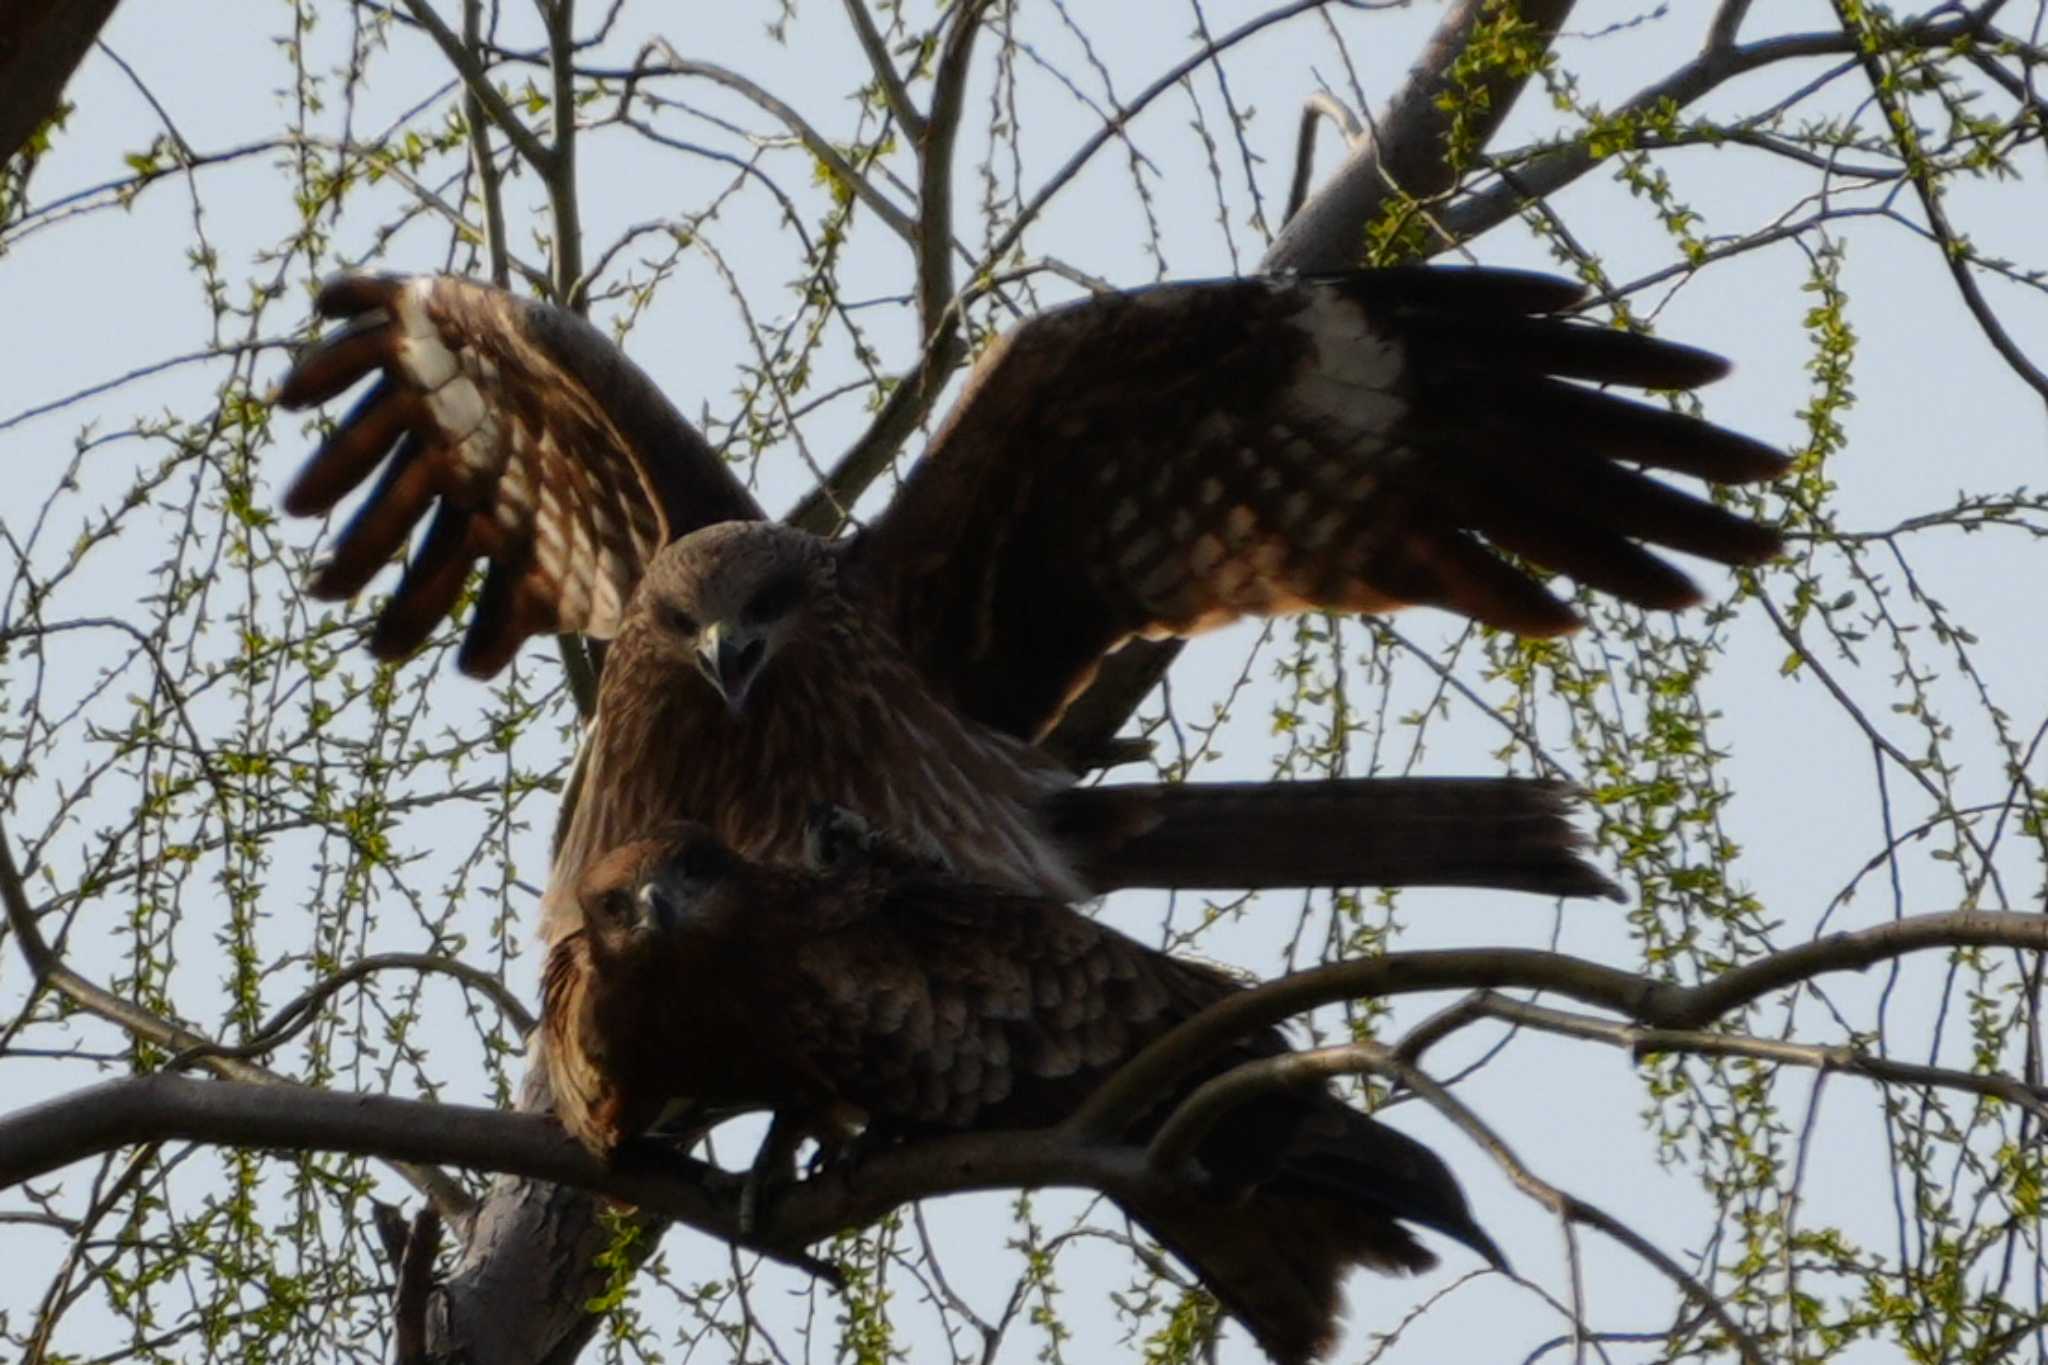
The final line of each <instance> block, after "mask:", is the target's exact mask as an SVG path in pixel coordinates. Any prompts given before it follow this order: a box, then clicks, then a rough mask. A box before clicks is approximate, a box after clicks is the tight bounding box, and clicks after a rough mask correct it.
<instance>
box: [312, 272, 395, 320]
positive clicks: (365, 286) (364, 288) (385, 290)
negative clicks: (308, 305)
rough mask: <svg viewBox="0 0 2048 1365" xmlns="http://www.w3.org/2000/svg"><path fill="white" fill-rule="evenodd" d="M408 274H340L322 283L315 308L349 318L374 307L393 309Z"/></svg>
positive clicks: (325, 313) (332, 314) (330, 314)
mask: <svg viewBox="0 0 2048 1365" xmlns="http://www.w3.org/2000/svg"><path fill="white" fill-rule="evenodd" d="M406 279H407V277H406V276H404V275H389V274H383V275H378V274H368V275H365V274H355V275H336V276H334V277H333V278H332V279H330V280H328V281H326V282H325V283H323V284H322V285H321V286H320V292H319V293H318V294H317V295H315V296H314V299H313V307H314V308H316V309H318V310H319V312H320V316H322V317H327V318H342V317H349V316H351V315H353V314H356V313H365V312H368V311H369V310H371V309H373V308H389V307H390V306H391V303H392V300H394V299H396V298H397V297H398V294H399V291H400V290H402V289H404V288H405V284H406Z"/></svg>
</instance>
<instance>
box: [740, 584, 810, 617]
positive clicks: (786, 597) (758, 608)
mask: <svg viewBox="0 0 2048 1365" xmlns="http://www.w3.org/2000/svg"><path fill="white" fill-rule="evenodd" d="M802 593H803V584H802V583H801V582H800V581H798V579H797V576H796V575H795V574H784V575H783V576H781V577H780V578H776V579H773V580H771V581H770V582H768V583H767V584H765V585H764V586H763V587H762V588H761V590H760V591H759V592H757V593H755V594H754V595H753V597H751V598H749V599H748V601H747V609H746V613H745V614H746V618H747V620H749V621H753V622H762V621H773V620H775V619H776V618H777V617H780V616H784V615H787V614H788V612H789V609H790V608H791V607H794V606H795V605H796V602H797V598H798V597H799V596H801V595H802Z"/></svg>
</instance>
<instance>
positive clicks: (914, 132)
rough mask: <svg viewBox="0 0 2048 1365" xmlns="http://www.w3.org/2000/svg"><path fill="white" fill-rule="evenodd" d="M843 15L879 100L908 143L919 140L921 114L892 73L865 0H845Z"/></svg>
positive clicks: (893, 67) (885, 45)
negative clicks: (863, 55) (872, 77)
mask: <svg viewBox="0 0 2048 1365" xmlns="http://www.w3.org/2000/svg"><path fill="white" fill-rule="evenodd" d="M846 17H847V18H848V19H850V20H851V21H852V22H853V31H854V34H855V35H856V36H857V37H859V39H860V50H861V51H862V52H864V53H866V54H867V59H868V66H869V68H870V69H872V70H873V71H874V73H875V87H876V88H877V89H879V90H880V91H881V92H882V103H883V104H885V105H887V106H888V108H889V116H890V117H891V118H893V119H895V120H896V126H897V127H899V128H901V129H902V130H903V136H905V137H907V138H909V139H910V141H911V142H912V144H916V143H921V142H923V141H924V115H923V114H921V113H919V112H918V110H917V104H916V102H915V101H913V100H912V99H911V98H910V91H909V89H908V88H906V87H905V86H904V84H903V78H902V77H901V76H899V75H898V74H897V73H896V63H895V60H894V59H893V58H891V57H890V55H889V45H888V43H887V42H885V41H884V40H883V38H882V34H881V31H880V30H879V29H877V28H876V27H875V19H874V16H873V15H871V14H869V13H868V7H867V0H846Z"/></svg>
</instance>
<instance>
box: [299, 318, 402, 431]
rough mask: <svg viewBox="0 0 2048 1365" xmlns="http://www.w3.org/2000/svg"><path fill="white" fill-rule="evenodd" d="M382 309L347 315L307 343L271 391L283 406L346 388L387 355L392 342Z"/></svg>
mask: <svg viewBox="0 0 2048 1365" xmlns="http://www.w3.org/2000/svg"><path fill="white" fill-rule="evenodd" d="M387 321H388V318H387V317H386V315H385V314H384V313H382V312H376V313H370V314H365V315H362V316H358V317H352V318H350V319H349V321H348V323H347V325H346V326H343V327H340V328H337V329H336V330H335V331H333V332H330V333H329V334H328V335H326V336H323V337H321V338H320V339H319V340H318V341H316V342H314V343H313V344H312V345H310V346H308V347H307V348H306V349H305V350H304V351H302V352H300V353H299V356H298V358H297V359H295V360H294V361H293V362H292V367H291V369H290V370H289V371H288V372H287V373H286V374H285V377H284V378H283V379H280V380H279V381H278V382H277V387H276V388H275V389H273V390H272V391H271V401H272V402H274V403H276V404H277V405H278V406H279V407H283V408H291V409H298V408H310V407H314V406H316V405H318V404H321V403H325V402H326V401H327V400H328V399H330V398H333V397H335V396H337V395H338V394H340V393H342V392H343V391H344V390H346V389H348V388H349V387H350V386H351V385H353V384H354V383H355V382H356V381H357V380H359V379H361V378H362V377H363V376H364V375H367V374H369V373H370V372H371V371H372V370H375V369H377V368H379V367H380V366H382V365H383V364H384V363H385V362H386V361H387V360H389V359H390V358H391V348H392V342H391V338H390V336H389V334H388V333H387V332H386V323H387Z"/></svg>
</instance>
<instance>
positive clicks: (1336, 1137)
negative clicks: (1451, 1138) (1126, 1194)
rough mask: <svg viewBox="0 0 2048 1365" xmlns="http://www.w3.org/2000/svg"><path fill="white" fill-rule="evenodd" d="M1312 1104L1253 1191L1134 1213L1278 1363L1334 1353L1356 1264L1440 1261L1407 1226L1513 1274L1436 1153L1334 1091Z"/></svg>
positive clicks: (1412, 1269) (1396, 1268) (1389, 1269)
mask: <svg viewBox="0 0 2048 1365" xmlns="http://www.w3.org/2000/svg"><path fill="white" fill-rule="evenodd" d="M1308 1109H1309V1113H1308V1115H1307V1117H1306V1118H1305V1119H1304V1120H1303V1121H1302V1123H1301V1125H1300V1127H1299V1128H1298V1129H1297V1130H1296V1132H1295V1134H1294V1136H1293V1137H1292V1138H1291V1139H1290V1140H1289V1141H1288V1143H1287V1146H1286V1149H1285V1151H1284V1152H1283V1153H1282V1155H1281V1158H1280V1162H1279V1168H1278V1171H1277V1172H1276V1173H1275V1174H1274V1175H1273V1176H1272V1177H1271V1178H1270V1179H1268V1180H1265V1181H1264V1182H1262V1183H1260V1184H1259V1185H1257V1186H1256V1187H1255V1188H1253V1189H1251V1190H1249V1191H1241V1192H1239V1193H1238V1194H1237V1195H1236V1196H1234V1197H1232V1196H1228V1195H1217V1194H1211V1193H1205V1194H1200V1195H1193V1196H1189V1197H1182V1198H1176V1199H1173V1200H1171V1201H1163V1202H1162V1206H1161V1207H1160V1208H1157V1209H1149V1208H1138V1209H1134V1210H1133V1212H1134V1213H1135V1214H1136V1215H1137V1217H1138V1220H1139V1221H1140V1222H1141V1223H1143V1224H1144V1225H1145V1226H1146V1228H1147V1229H1148V1230H1150V1231H1151V1233H1152V1235H1153V1236H1155V1237H1157V1238H1158V1239H1159V1240H1160V1241H1161V1242H1162V1243H1164V1244H1165V1245H1166V1247H1167V1248H1168V1249H1169V1250H1171V1251H1172V1252H1173V1253H1174V1254H1175V1255H1177V1256H1179V1257H1180V1258H1181V1259H1182V1260H1184V1261H1186V1262H1187V1263H1188V1264H1189V1265H1190V1266H1192V1267H1193V1268H1194V1270H1195V1272H1196V1273H1197V1274H1198V1275H1199V1276H1200V1277H1201V1279H1202V1282H1203V1283H1204V1284H1205V1285H1207V1286H1208V1287H1209V1290H1210V1292H1212V1293H1214V1294H1215V1295H1216V1297H1217V1298H1218V1299H1219V1300H1221V1301H1222V1303H1223V1306H1224V1307H1225V1308H1226V1309H1228V1310H1229V1312H1230V1313H1231V1314H1232V1315H1233V1316H1235V1317H1236V1318H1237V1319H1238V1320H1239V1321H1240V1322H1242V1323H1244V1325H1245V1326H1246V1328H1247V1329H1249V1330H1250V1332H1251V1333H1252V1335H1253V1336H1254V1337H1255V1338H1256V1339H1257V1340H1258V1343H1259V1345H1260V1346H1261V1347H1262V1348H1263V1349H1264V1350H1265V1352H1266V1353H1267V1354H1268V1355H1270V1356H1271V1357H1272V1358H1273V1359H1274V1360H1275V1361H1278V1362H1280V1365H1305V1363H1306V1362H1308V1361H1310V1360H1315V1359H1318V1358H1321V1357H1323V1356H1325V1355H1327V1354H1328V1353H1329V1351H1330V1348H1331V1347H1332V1346H1333V1345H1335V1343H1336V1336H1337V1323H1338V1321H1339V1319H1340V1318H1342V1316H1343V1314H1344V1296H1343V1282H1344V1277H1345V1276H1346V1275H1347V1274H1348V1273H1349V1272H1350V1271H1351V1270H1352V1269H1353V1268H1354V1267H1358V1266H1364V1267H1367V1268H1369V1269H1372V1270H1377V1271H1380V1272H1382V1273H1385V1274H1403V1273H1410V1274H1413V1273H1419V1272H1421V1271H1424V1270H1428V1269H1430V1268H1431V1267H1433V1266H1434V1265H1436V1263H1437V1257H1436V1254H1435V1253H1434V1252H1433V1251H1431V1250H1430V1249H1429V1248H1427V1247H1425V1246H1423V1245H1422V1243H1421V1242H1419V1241H1418V1240H1416V1237H1415V1235H1414V1233H1412V1232H1410V1231H1409V1229H1408V1228H1407V1227H1405V1226H1403V1224H1404V1223H1415V1224H1418V1225H1420V1226H1423V1227H1427V1228H1430V1229H1433V1230H1435V1231H1437V1232H1441V1233H1443V1234H1445V1235H1447V1236H1450V1237H1454V1238H1456V1239H1457V1240H1458V1241H1460V1242H1463V1243H1464V1244H1465V1245H1466V1246H1468V1247H1470V1248H1472V1249H1473V1250H1474V1251H1476V1252H1478V1253H1479V1254H1480V1255H1481V1256H1483V1257H1485V1258H1486V1260H1487V1262H1488V1263H1489V1264H1491V1265H1492V1266H1494V1267H1495V1268H1496V1269H1499V1270H1505V1269H1507V1261H1506V1259H1505V1258H1504V1257H1503V1256H1502V1255H1501V1252H1500V1249H1499V1248H1498V1247H1497V1246H1495V1245H1494V1243H1493V1239H1492V1238H1490V1237H1488V1236H1487V1235H1486V1232H1485V1230H1484V1229H1482V1228H1481V1227H1480V1226H1479V1225H1478V1223H1477V1222H1475V1221H1474V1220H1473V1218H1472V1214H1471V1211H1470V1209H1469V1208H1468V1207H1467V1206H1466V1203H1465V1196H1464V1193H1463V1191H1461V1190H1460V1189H1459V1188H1458V1183H1457V1180H1456V1179H1455V1178H1454V1177H1453V1176H1452V1175H1451V1172H1450V1168H1449V1167H1447V1166H1446V1165H1444V1163H1443V1161H1442V1160H1441V1159H1440V1158H1438V1157H1437V1155H1436V1154H1435V1153H1433V1152H1431V1151H1430V1150H1429V1149H1428V1148H1427V1147H1424V1146H1423V1145H1422V1144H1421V1143H1419V1142H1417V1141H1415V1140H1414V1139H1413V1138H1410V1137H1407V1136H1405V1135H1404V1134H1402V1133H1399V1132H1397V1131H1395V1130H1394V1129H1392V1128H1389V1127H1387V1126H1386V1125H1384V1124H1381V1123H1376V1122H1374V1121H1373V1120H1372V1119H1370V1118H1367V1117H1366V1116H1365V1115H1364V1114H1361V1113H1359V1112H1357V1111H1356V1110H1354V1109H1351V1108H1349V1107H1348V1106H1346V1105H1344V1104H1343V1103H1341V1102H1340V1101H1338V1100H1337V1099H1335V1098H1333V1097H1329V1096H1323V1097H1319V1098H1318V1099H1317V1100H1315V1101H1313V1102H1312V1103H1311V1104H1310V1105H1309V1106H1308Z"/></svg>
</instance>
